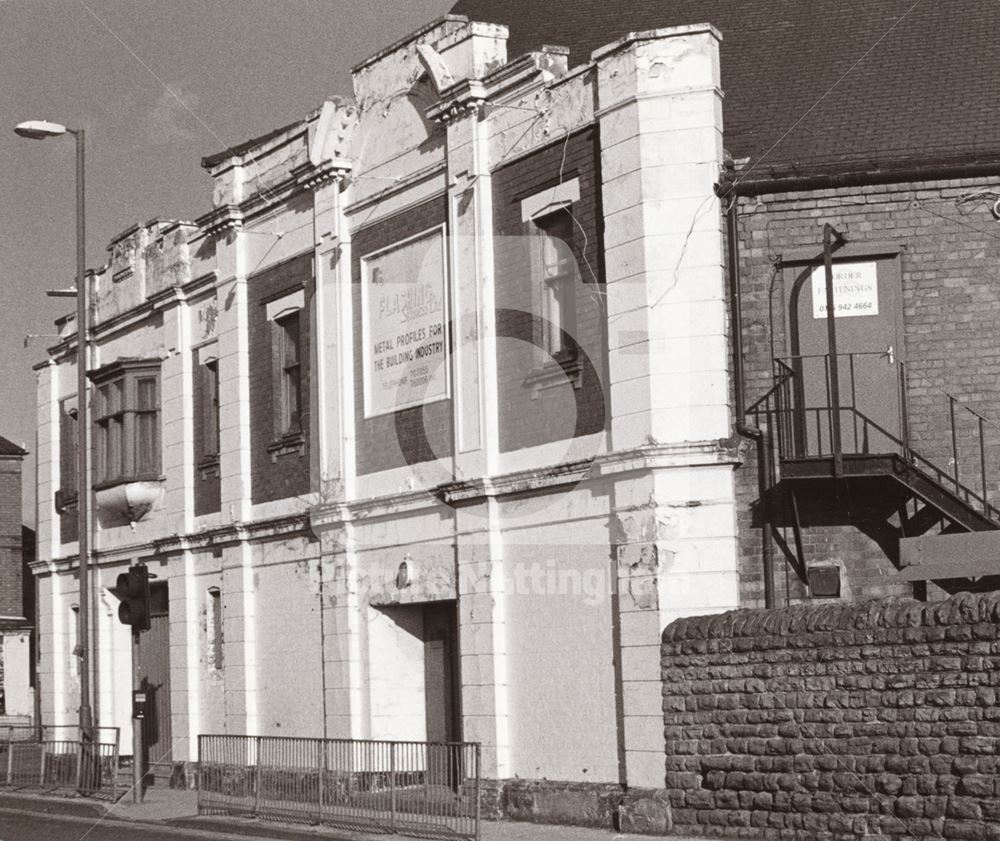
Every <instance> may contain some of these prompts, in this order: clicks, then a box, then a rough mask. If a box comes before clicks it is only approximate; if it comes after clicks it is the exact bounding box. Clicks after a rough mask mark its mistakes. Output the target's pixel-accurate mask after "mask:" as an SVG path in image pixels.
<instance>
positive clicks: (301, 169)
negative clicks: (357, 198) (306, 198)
mask: <svg viewBox="0 0 1000 841" xmlns="http://www.w3.org/2000/svg"><path fill="white" fill-rule="evenodd" d="M351 169H352V165H351V162H350V161H347V160H326V161H321V162H320V163H318V164H313V163H308V164H302V166H298V167H296V168H295V169H293V170H292V177H293V178H294V179H295V183H296V185H297V186H299V187H300V188H302V189H304V190H319V189H321V188H323V187H326V186H327V185H328V184H335V183H339V182H340V181H343V180H344V179H345V178H346V177H347V176H348V175H349V174H350V172H351Z"/></svg>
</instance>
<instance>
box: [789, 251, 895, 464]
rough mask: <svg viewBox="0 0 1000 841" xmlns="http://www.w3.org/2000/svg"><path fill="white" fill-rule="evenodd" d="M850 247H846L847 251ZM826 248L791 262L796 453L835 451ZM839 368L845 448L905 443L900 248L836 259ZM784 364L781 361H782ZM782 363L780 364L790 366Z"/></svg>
mask: <svg viewBox="0 0 1000 841" xmlns="http://www.w3.org/2000/svg"><path fill="white" fill-rule="evenodd" d="M844 252H847V253H846V254H845V253H844ZM821 257H822V255H820V258H819V262H817V259H816V258H815V257H814V259H812V260H810V262H809V263H808V264H800V265H797V266H787V265H786V274H785V282H786V290H787V299H786V316H787V336H788V344H787V348H788V354H789V355H788V356H787V357H786V358H785V359H783V360H781V361H782V362H783V363H785V365H787V369H791V370H792V371H793V372H794V379H793V387H794V398H793V399H794V405H795V407H796V412H795V416H794V424H793V428H794V439H795V450H796V455H801V456H818V455H829V454H831V453H832V451H833V434H832V423H833V418H834V411H835V410H834V407H833V405H832V400H831V379H832V371H833V365H832V364H831V362H830V360H829V357H828V353H829V338H828V333H827V330H828V327H827V317H826V276H825V270H824V267H823V265H822V260H821ZM834 296H835V297H834V304H835V306H836V308H837V311H836V317H835V322H836V328H837V352H838V360H837V363H836V371H837V375H838V380H839V387H840V402H839V409H837V410H836V415H837V416H838V417H839V419H840V426H841V441H842V450H843V452H845V453H858V454H883V453H892V452H897V451H898V450H899V445H898V441H899V440H900V439H901V438H902V430H903V424H904V419H903V416H902V411H901V406H902V403H901V387H902V378H901V370H902V369H901V367H900V366H901V363H904V362H905V348H904V344H903V334H902V282H901V273H900V267H899V257H898V254H896V253H892V254H884V253H880V252H876V253H874V254H873V253H871V252H869V253H868V254H866V255H865V254H860V253H859V252H858V247H850V246H849V247H848V248H845V249H843V251H841V252H838V253H837V258H836V259H835V261H834ZM779 367H780V366H779ZM787 369H782V370H787Z"/></svg>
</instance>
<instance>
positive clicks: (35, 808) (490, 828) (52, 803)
mask: <svg viewBox="0 0 1000 841" xmlns="http://www.w3.org/2000/svg"><path fill="white" fill-rule="evenodd" d="M0 812H11V813H18V814H26V813H37V814H39V815H47V816H49V817H53V816H59V817H60V818H62V819H65V820H74V821H79V822H83V821H90V822H107V823H106V825H109V824H110V823H114V824H119V823H122V824H127V825H129V824H130V825H132V826H134V827H135V828H136V829H137V830H138V829H139V828H140V827H148V828H154V827H155V828H157V829H159V830H160V831H171V832H173V833H176V834H178V835H182V836H183V837H185V838H194V837H199V838H206V839H213V838H214V839H219V841H223V839H243V841H246V839H254V838H258V839H281V840H282V841H317V839H329V841H408V836H399V835H386V834H372V833H366V832H357V831H353V830H344V829H337V828H333V827H326V826H324V827H309V826H303V825H299V824H283V823H276V822H270V821H268V822H262V821H255V820H244V819H240V818H231V817H225V818H221V817H199V816H198V793H197V792H195V791H183V790H178V789H167V788H155V787H154V788H150V789H148V790H147V791H146V795H145V797H144V798H143V801H142V802H141V803H135V802H133V799H132V796H131V795H130V794H127V795H126V796H125V797H124V798H122V799H121V800H120V801H118V803H109V802H101V801H98V800H93V799H89V798H83V797H78V796H65V795H64V796H57V795H55V794H53V793H49V794H44V793H35V792H28V791H17V792H13V791H0ZM640 837H641V836H635V835H623V834H621V833H615V832H612V831H609V830H602V829H586V828H583V827H570V826H549V825H546V824H532V823H517V822H512V821H500V822H494V821H483V823H482V824H481V839H482V841H615V839H629V838H630V839H637V838H640ZM672 841H685V839H683V838H678V837H676V836H672ZM688 841H691V839H688ZM698 841H708V839H705V838H700V839H698Z"/></svg>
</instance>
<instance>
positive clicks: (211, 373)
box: [194, 345, 220, 466]
mask: <svg viewBox="0 0 1000 841" xmlns="http://www.w3.org/2000/svg"><path fill="white" fill-rule="evenodd" d="M214 353H215V346H214V345H212V346H210V347H209V348H202V349H201V350H200V351H195V364H194V377H195V384H194V385H195V423H196V425H197V430H196V436H195V440H196V442H197V453H196V456H195V457H196V458H197V461H198V464H199V466H201V465H204V464H206V463H208V462H213V463H214V462H218V460H219V451H220V438H219V360H218V358H216V356H215V355H214Z"/></svg>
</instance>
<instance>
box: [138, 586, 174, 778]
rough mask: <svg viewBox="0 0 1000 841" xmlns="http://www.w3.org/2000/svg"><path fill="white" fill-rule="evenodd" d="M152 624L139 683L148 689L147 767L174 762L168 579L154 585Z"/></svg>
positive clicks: (142, 638)
mask: <svg viewBox="0 0 1000 841" xmlns="http://www.w3.org/2000/svg"><path fill="white" fill-rule="evenodd" d="M150 602H151V611H150V620H149V624H150V628H149V630H148V631H145V632H143V633H142V634H140V635H139V666H138V672H139V686H140V688H142V689H145V691H146V698H147V707H146V718H145V719H144V720H143V754H144V756H143V759H144V764H145V767H146V769H150V770H156V769H155V767H154V766H156V765H158V764H161V763H162V764H164V765H169V763H170V762H171V755H170V751H171V742H170V614H169V610H168V607H169V599H168V594H167V584H166V582H157V583H153V584H152V586H151V587H150Z"/></svg>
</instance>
